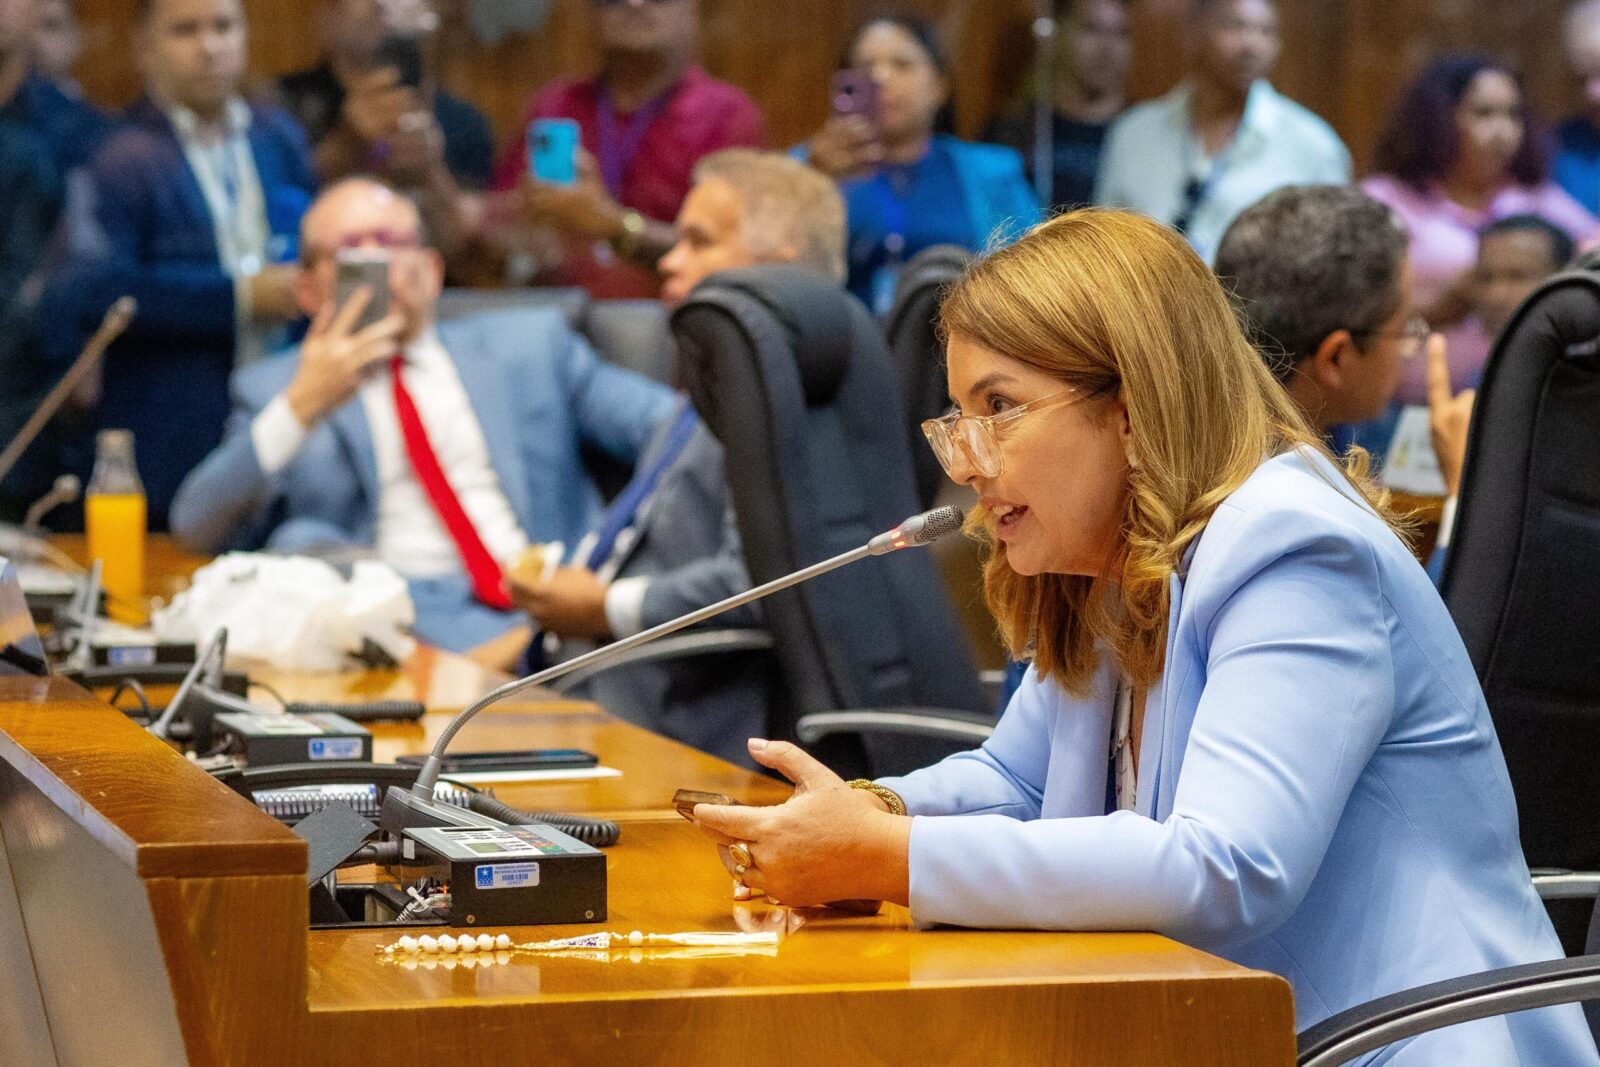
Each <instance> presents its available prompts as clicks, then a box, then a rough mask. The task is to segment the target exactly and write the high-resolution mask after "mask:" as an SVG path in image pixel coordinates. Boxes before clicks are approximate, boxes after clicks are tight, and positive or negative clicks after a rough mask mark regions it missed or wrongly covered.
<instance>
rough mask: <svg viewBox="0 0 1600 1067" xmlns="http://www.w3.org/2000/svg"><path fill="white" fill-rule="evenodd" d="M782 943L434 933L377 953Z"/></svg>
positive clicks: (716, 936) (722, 936) (700, 936)
mask: <svg viewBox="0 0 1600 1067" xmlns="http://www.w3.org/2000/svg"><path fill="white" fill-rule="evenodd" d="M777 944H778V935H777V934H776V933H774V932H763V933H729V932H721V931H706V932H703V933H687V934H646V933H643V932H641V931H639V930H635V931H633V932H632V933H627V934H623V933H612V932H611V931H609V930H602V931H600V932H599V933H595V934H580V935H579V936H577V937H563V938H557V939H556V940H553V941H524V942H521V943H518V942H514V941H512V940H511V937H510V935H508V934H499V935H495V936H491V935H489V934H478V935H476V936H474V935H472V934H463V935H461V936H460V937H456V936H455V935H454V934H441V935H440V936H438V937H434V936H433V935H432V934H423V935H422V936H421V937H412V936H411V935H410V934H406V935H405V936H403V937H401V938H400V940H398V941H396V942H394V943H393V944H389V945H379V946H377V947H376V948H375V949H374V951H375V952H376V953H377V954H378V955H379V956H383V957H410V956H449V955H463V956H465V955H470V954H473V953H478V952H495V953H500V952H573V951H579V952H596V951H598V952H607V951H610V950H612V949H621V948H647V947H648V948H666V947H689V948H720V949H752V950H757V951H759V950H761V949H770V948H773V947H776V946H777Z"/></svg>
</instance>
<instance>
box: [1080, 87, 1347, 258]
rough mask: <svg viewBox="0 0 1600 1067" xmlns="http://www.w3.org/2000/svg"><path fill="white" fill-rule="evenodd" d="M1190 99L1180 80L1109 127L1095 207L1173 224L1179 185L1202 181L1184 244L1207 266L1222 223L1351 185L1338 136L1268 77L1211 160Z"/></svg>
mask: <svg viewBox="0 0 1600 1067" xmlns="http://www.w3.org/2000/svg"><path fill="white" fill-rule="evenodd" d="M1193 94H1194V87H1193V86H1192V85H1191V84H1190V83H1188V82H1184V83H1183V84H1180V85H1179V86H1178V87H1177V88H1176V89H1173V90H1172V91H1171V92H1170V93H1168V94H1167V95H1166V96H1163V97H1160V98H1159V99H1156V100H1151V101H1148V102H1146V103H1143V104H1139V105H1137V106H1136V107H1132V108H1129V109H1128V110H1127V112H1125V113H1124V114H1123V116H1122V117H1121V118H1119V119H1118V120H1117V121H1116V122H1115V123H1114V124H1112V127H1111V131H1110V133H1108V134H1107V135H1106V146H1105V150H1104V151H1103V152H1102V153H1101V156H1100V173H1099V176H1098V178H1097V179H1096V181H1095V191H1094V202H1095V203H1096V204H1104V205H1106V206H1108V207H1124V208H1129V209H1131V210H1133V211H1137V212H1140V213H1141V214H1145V215H1149V216H1150V217H1151V218H1153V219H1155V220H1156V221H1158V222H1164V223H1168V224H1171V223H1172V222H1173V220H1174V219H1175V218H1176V217H1177V215H1178V213H1179V211H1180V210H1181V209H1182V207H1183V199H1184V195H1183V194H1184V187H1185V186H1186V185H1188V184H1189V181H1190V180H1191V179H1192V178H1193V179H1199V180H1200V181H1202V182H1205V183H1206V190H1205V195H1204V196H1203V197H1202V199H1201V200H1200V202H1199V203H1198V205H1197V206H1196V208H1195V210H1194V213H1193V215H1192V216H1191V218H1190V221H1189V226H1188V237H1189V243H1190V244H1191V245H1193V246H1194V249H1195V251H1196V252H1198V253H1199V254H1200V256H1201V258H1202V259H1204V260H1205V261H1206V262H1207V263H1210V262H1211V260H1212V259H1213V258H1214V257H1215V256H1216V253H1217V245H1218V244H1219V243H1220V242H1221V240H1222V235H1223V232H1224V231H1226V230H1227V228H1228V224H1229V223H1231V222H1233V220H1234V219H1235V218H1236V217H1238V215H1239V213H1240V212H1241V211H1243V210H1244V209H1245V208H1247V207H1249V206H1250V205H1252V204H1254V203H1255V202H1256V201H1258V200H1260V199H1261V198H1262V197H1264V196H1266V195H1267V194H1268V193H1270V192H1272V191H1273V190H1274V189H1277V188H1280V187H1282V186H1285V185H1308V184H1327V185H1345V184H1348V183H1349V181H1350V153H1349V151H1347V150H1346V149H1345V146H1344V143H1343V142H1342V141H1340V140H1339V135H1338V134H1336V133H1334V132H1333V129H1332V128H1331V127H1330V126H1329V125H1328V124H1327V123H1326V122H1323V121H1322V120H1321V119H1320V118H1318V117H1317V116H1316V115H1313V114H1312V113H1311V112H1310V111H1307V110H1306V109H1305V108H1303V107H1301V106H1300V105H1299V104H1297V103H1295V102H1294V101H1293V100H1290V99H1289V98H1287V97H1285V96H1280V95H1279V94H1278V93H1277V92H1276V91H1275V90H1274V89H1273V88H1272V86H1271V85H1269V84H1268V83H1267V82H1266V81H1264V80H1263V81H1258V82H1256V83H1255V85H1253V86H1252V87H1251V88H1250V95H1249V97H1248V98H1247V100H1246V101H1245V107H1244V115H1243V116H1242V117H1241V118H1240V120H1239V128H1238V130H1237V132H1236V133H1235V134H1234V139H1233V143H1232V144H1231V145H1229V146H1228V148H1226V149H1225V150H1223V151H1222V152H1221V153H1219V154H1218V155H1217V156H1214V157H1207V156H1206V154H1205V152H1204V150H1203V149H1202V148H1201V147H1200V143H1199V141H1198V139H1197V138H1196V137H1195V135H1194V123H1193V121H1192V120H1191V115H1190V107H1189V102H1190V98H1191V97H1192V96H1193ZM1208 177H1209V181H1208V180H1207V179H1208Z"/></svg>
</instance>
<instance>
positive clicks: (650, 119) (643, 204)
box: [495, 0, 765, 297]
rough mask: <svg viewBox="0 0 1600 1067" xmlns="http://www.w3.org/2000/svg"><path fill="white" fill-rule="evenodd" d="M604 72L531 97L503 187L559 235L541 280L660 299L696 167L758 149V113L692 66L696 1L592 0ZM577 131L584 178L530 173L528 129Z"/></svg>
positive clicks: (538, 225)
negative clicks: (554, 257)
mask: <svg viewBox="0 0 1600 1067" xmlns="http://www.w3.org/2000/svg"><path fill="white" fill-rule="evenodd" d="M589 6H590V10H591V12H592V19H593V26H594V33H595V37H596V39H597V40H598V42H599V45H600V72H599V74H597V75H596V76H595V77H593V78H587V79H582V80H579V81H561V82H557V83H555V84H553V85H550V86H547V87H546V88H545V89H544V90H543V91H541V92H540V93H539V95H538V96H537V97H535V99H534V101H533V106H532V107H531V108H530V109H529V111H528V116H527V121H526V122H525V123H524V127H523V129H522V130H521V131H520V133H519V136H518V137H517V139H516V141H515V143H514V144H513V146H512V148H511V151H510V152H508V153H507V154H506V155H505V156H504V157H503V158H502V159H501V161H500V165H499V168H498V170H497V173H496V182H495V184H496V186H497V187H498V188H500V189H503V190H515V191H516V196H515V198H514V200H513V203H514V204H515V205H516V208H517V209H518V214H519V215H520V218H521V221H522V222H523V223H525V224H526V225H528V226H531V227H533V228H534V230H535V232H537V231H538V230H541V229H542V230H547V231H553V232H554V233H555V234H557V235H559V236H560V238H561V239H562V241H561V250H560V252H559V256H558V258H559V260H560V263H559V265H558V266H557V267H555V269H554V270H551V271H548V272H546V277H545V280H549V281H554V282H558V283H565V284H576V285H581V286H583V287H584V288H585V289H587V290H589V292H590V293H591V294H593V295H594V296H598V297H619V296H654V295H656V293H657V291H658V287H659V281H658V279H657V277H656V274H655V272H654V267H655V265H656V261H657V260H658V259H660V258H661V255H662V254H663V253H664V252H666V250H667V249H669V248H671V247H672V245H673V243H674V241H675V239H676V238H675V236H674V234H673V229H672V222H671V220H672V219H674V218H676V217H677V214H678V210H679V208H681V207H682V206H683V200H684V197H685V196H687V195H688V193H689V186H690V184H691V175H692V174H693V172H694V166H695V163H697V162H698V161H699V160H700V159H701V158H702V157H704V156H706V155H709V154H710V153H712V152H715V151H716V150H718V149H720V148H731V147H741V146H742V147H759V146H760V145H761V143H762V141H763V140H764V137H765V135H764V133H763V129H762V120H761V112H760V110H759V109H757V107H756V105H755V104H754V103H752V102H751V100H750V98H749V97H747V96H746V95H745V94H744V93H743V92H741V91H740V90H738V89H736V88H734V87H733V86H731V85H728V84H727V83H726V82H720V81H717V80H716V79H715V78H712V77H711V76H710V75H708V74H707V73H706V72H705V71H704V70H702V69H700V67H699V66H697V65H696V61H695V56H696V52H697V48H698V34H699V24H700V20H699V4H698V0H590V5H589ZM549 119H567V120H571V121H574V122H576V123H577V124H578V128H579V134H580V135H579V141H580V148H579V150H578V151H577V153H576V159H575V171H576V180H575V181H573V182H572V183H571V184H558V183H555V182H550V181H541V180H539V178H538V176H536V175H533V174H530V172H529V162H528V157H529V147H530V144H531V143H532V142H531V141H530V139H529V137H528V127H529V126H530V125H531V124H532V123H534V122H537V121H540V120H549Z"/></svg>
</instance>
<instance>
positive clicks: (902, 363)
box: [884, 245, 972, 508]
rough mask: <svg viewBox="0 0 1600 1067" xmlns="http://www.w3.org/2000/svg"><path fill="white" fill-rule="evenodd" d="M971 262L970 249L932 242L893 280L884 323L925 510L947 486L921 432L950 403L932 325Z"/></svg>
mask: <svg viewBox="0 0 1600 1067" xmlns="http://www.w3.org/2000/svg"><path fill="white" fill-rule="evenodd" d="M970 262H972V253H970V252H968V251H967V250H966V249H964V248H958V247H957V246H955V245H935V246H933V247H932V248H926V249H923V250H922V251H921V252H918V253H917V254H916V255H915V256H912V257H911V261H910V262H909V263H907V264H906V265H905V268H904V269H903V270H901V272H900V277H899V280H898V281H897V282H896V283H895V293H894V306H893V307H892V308H890V310H889V318H888V320H887V321H886V323H885V326H884V329H885V331H886V332H887V333H888V335H889V352H890V354H892V355H893V356H894V362H895V367H896V369H897V370H898V372H899V374H900V388H901V390H902V391H903V392H904V394H905V398H906V405H907V409H908V411H907V415H908V425H909V427H910V434H911V462H912V466H913V468H914V470H915V475H916V489H917V500H918V501H919V502H920V503H921V505H922V506H923V507H924V508H930V507H932V506H933V501H934V498H935V497H937V496H938V495H939V491H940V490H941V489H942V488H944V485H945V476H944V471H943V470H942V469H941V468H940V467H939V461H938V460H937V459H936V458H934V455H933V451H932V450H931V449H929V448H928V447H927V445H926V443H925V441H924V439H923V436H922V423H923V422H924V420H927V419H934V418H938V417H939V416H940V415H942V414H944V412H945V410H946V409H948V408H949V406H950V395H949V390H948V387H947V385H946V382H945V370H944V342H943V341H941V340H940V339H939V332H938V330H937V329H936V328H935V325H936V322H937V320H938V318H939V302H940V300H941V299H943V297H944V291H945V289H946V288H947V287H948V286H949V285H950V283H951V282H953V281H955V280H956V279H957V278H959V277H961V272H962V271H964V270H966V269H967V264H968V263H970Z"/></svg>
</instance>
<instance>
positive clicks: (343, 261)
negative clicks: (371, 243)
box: [333, 248, 389, 333]
mask: <svg viewBox="0 0 1600 1067" xmlns="http://www.w3.org/2000/svg"><path fill="white" fill-rule="evenodd" d="M334 261H335V262H336V263H337V264H338V268H337V269H338V273H337V274H336V275H335V279H334V283H333V303H334V307H335V308H343V307H344V306H345V305H346V304H347V303H349V302H350V298H351V297H352V296H354V295H355V292H356V290H357V289H361V288H363V287H364V288H366V289H369V290H371V293H372V295H371V296H370V297H369V298H368V300H367V306H366V307H365V308H364V309H363V310H362V312H361V317H360V318H359V319H357V320H356V324H355V326H354V327H353V328H352V329H351V332H352V333H354V332H356V331H358V330H364V329H366V328H367V327H368V326H370V325H372V324H373V323H375V322H378V321H381V320H382V319H386V318H388V317H389V250H388V249H386V248H341V249H339V251H338V253H337V254H336V256H335V260H334Z"/></svg>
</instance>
